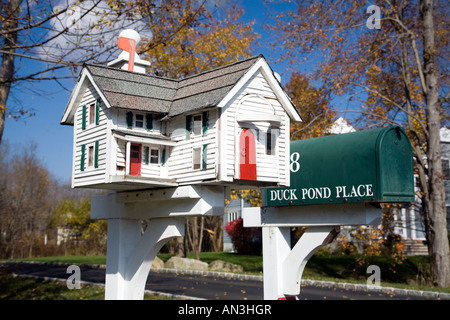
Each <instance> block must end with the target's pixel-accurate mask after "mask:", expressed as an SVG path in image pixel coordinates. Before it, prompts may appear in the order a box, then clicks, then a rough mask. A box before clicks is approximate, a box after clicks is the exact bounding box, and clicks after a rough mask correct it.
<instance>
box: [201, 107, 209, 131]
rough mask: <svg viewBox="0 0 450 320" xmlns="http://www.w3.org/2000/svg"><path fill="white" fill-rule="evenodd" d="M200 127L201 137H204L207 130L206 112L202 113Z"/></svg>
mask: <svg viewBox="0 0 450 320" xmlns="http://www.w3.org/2000/svg"><path fill="white" fill-rule="evenodd" d="M202 127H203V135H205V134H206V131H207V130H208V111H204V112H203V115H202Z"/></svg>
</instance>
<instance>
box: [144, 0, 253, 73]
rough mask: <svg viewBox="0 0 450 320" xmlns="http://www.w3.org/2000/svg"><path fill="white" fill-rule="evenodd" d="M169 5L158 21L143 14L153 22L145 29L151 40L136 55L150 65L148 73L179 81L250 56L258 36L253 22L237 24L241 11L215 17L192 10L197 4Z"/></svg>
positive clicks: (151, 13)
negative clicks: (168, 9) (141, 55)
mask: <svg viewBox="0 0 450 320" xmlns="http://www.w3.org/2000/svg"><path fill="white" fill-rule="evenodd" d="M168 3H169V8H170V11H169V12H168V16H164V17H157V16H156V15H155V14H154V13H153V11H152V10H151V9H148V8H146V10H144V12H147V15H148V21H149V22H153V23H151V24H149V25H148V27H149V29H150V30H151V33H152V35H153V38H152V39H147V41H146V39H144V41H142V43H141V46H140V49H139V51H140V52H141V53H142V54H143V55H144V56H146V57H147V58H148V59H149V60H150V61H151V62H152V65H151V66H150V70H149V71H150V72H151V73H153V74H155V75H158V76H164V77H168V78H174V79H179V78H184V77H187V76H190V75H194V74H198V73H201V72H204V71H208V70H212V69H214V68H218V67H221V66H224V65H226V64H229V63H232V62H236V61H239V60H241V59H244V58H248V57H250V56H251V45H252V43H254V41H255V40H256V39H257V38H258V34H257V33H256V32H254V31H253V22H249V23H243V22H241V21H240V17H241V15H242V14H243V12H244V11H243V10H242V9H238V7H236V6H232V7H231V8H230V9H228V10H226V11H225V12H223V10H221V11H220V12H219V13H218V12H217V10H216V11H215V12H211V11H210V10H208V9H207V7H205V6H201V7H198V8H195V9H193V8H192V6H193V3H196V1H190V0H186V1H173V2H172V1H168ZM193 15H194V16H195V17H196V19H192V16H193ZM217 15H221V16H224V17H222V18H218V17H217ZM180 26H184V28H182V29H180ZM174 30H175V31H176V32H175V33H174ZM169 35H172V36H171V37H169Z"/></svg>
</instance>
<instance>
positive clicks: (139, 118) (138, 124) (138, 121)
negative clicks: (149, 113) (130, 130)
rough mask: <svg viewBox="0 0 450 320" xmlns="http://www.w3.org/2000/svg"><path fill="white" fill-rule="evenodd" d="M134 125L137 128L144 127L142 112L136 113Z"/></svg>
mask: <svg viewBox="0 0 450 320" xmlns="http://www.w3.org/2000/svg"><path fill="white" fill-rule="evenodd" d="M136 127H137V128H143V127H144V115H143V114H137V115H136Z"/></svg>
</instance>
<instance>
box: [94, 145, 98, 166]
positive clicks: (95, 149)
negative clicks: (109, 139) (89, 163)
mask: <svg viewBox="0 0 450 320" xmlns="http://www.w3.org/2000/svg"><path fill="white" fill-rule="evenodd" d="M94 168H98V141H95V147H94Z"/></svg>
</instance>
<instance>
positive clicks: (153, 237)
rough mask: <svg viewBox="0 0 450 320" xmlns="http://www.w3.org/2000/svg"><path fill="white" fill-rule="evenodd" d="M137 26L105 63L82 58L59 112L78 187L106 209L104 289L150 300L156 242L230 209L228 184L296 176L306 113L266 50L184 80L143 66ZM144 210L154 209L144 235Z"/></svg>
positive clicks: (94, 207) (94, 210)
mask: <svg viewBox="0 0 450 320" xmlns="http://www.w3.org/2000/svg"><path fill="white" fill-rule="evenodd" d="M139 41H140V37H139V35H138V34H137V33H136V32H135V31H133V30H124V31H122V32H121V33H120V35H119V39H118V46H119V48H120V49H122V50H123V52H122V53H121V54H120V55H119V57H118V58H117V59H116V60H114V61H111V62H110V63H109V64H108V66H99V65H93V64H85V65H84V66H83V69H82V71H81V74H80V76H79V79H78V82H77V84H76V86H75V88H74V90H73V92H72V95H71V97H70V100H69V102H68V104H67V106H66V109H65V111H64V114H63V117H62V120H61V123H62V124H64V125H72V126H73V127H74V136H73V167H72V187H74V188H77V187H85V188H98V189H109V190H111V191H116V192H110V193H109V194H107V195H101V196H94V197H92V200H91V217H92V218H93V219H108V244H107V266H106V290H105V297H106V298H107V299H142V298H143V293H144V285H145V280H146V278H147V275H148V272H149V270H150V266H151V264H152V261H153V259H154V257H155V256H156V254H157V253H158V251H159V249H160V248H161V247H162V246H163V245H164V243H166V242H167V241H168V240H170V239H172V238H174V237H178V236H182V235H183V234H184V217H185V216H188V215H223V212H224V211H223V210H224V196H225V188H226V187H228V186H233V188H234V189H237V188H240V187H241V188H244V187H260V186H267V187H278V186H286V187H287V186H289V183H290V182H289V179H290V175H289V154H290V151H289V146H290V145H289V142H290V141H289V128H290V123H291V121H301V118H300V115H299V114H298V112H297V110H296V109H295V107H294V106H293V104H292V103H291V100H290V99H289V97H288V96H287V94H286V93H285V92H284V91H283V89H282V87H281V84H280V82H279V79H278V77H277V75H276V74H275V73H274V72H273V71H272V69H271V68H270V67H269V65H268V64H267V62H266V60H265V59H264V57H263V56H261V55H259V56H256V57H253V58H249V59H246V60H243V61H239V62H236V63H233V64H230V65H227V66H224V67H221V68H217V69H214V70H211V71H207V72H204V73H201V74H198V75H194V76H191V77H187V78H184V79H167V78H160V77H155V76H151V75H148V74H146V73H145V72H146V67H147V66H149V65H150V62H148V61H144V60H141V59H140V58H139V56H138V55H137V54H136V46H137V45H138V43H139ZM141 219H151V221H150V223H149V225H148V227H147V229H146V230H145V233H144V234H143V235H141Z"/></svg>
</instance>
